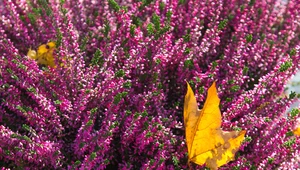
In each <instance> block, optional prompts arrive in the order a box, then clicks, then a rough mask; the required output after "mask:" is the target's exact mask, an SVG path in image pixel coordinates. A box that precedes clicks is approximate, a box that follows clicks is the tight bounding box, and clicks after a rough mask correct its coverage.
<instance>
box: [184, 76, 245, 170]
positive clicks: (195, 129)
mask: <svg viewBox="0 0 300 170" xmlns="http://www.w3.org/2000/svg"><path fill="white" fill-rule="evenodd" d="M219 104H220V99H219V97H218V93H217V89H216V83H215V82H214V83H213V84H212V85H211V87H210V88H209V89H208V94H207V98H206V101H205V103H204V106H203V108H202V110H199V109H198V106H197V101H196V98H195V95H194V92H193V90H192V89H191V87H190V85H189V84H188V83H187V93H186V95H185V100H184V125H185V135H186V144H187V149H188V164H189V163H190V162H194V163H196V164H198V165H204V164H205V166H206V167H208V168H211V169H218V167H220V166H222V165H225V164H227V163H228V162H229V161H231V160H233V159H234V155H235V153H236V152H237V151H238V149H239V148H240V145H241V143H242V141H243V140H244V136H245V134H246V131H245V130H243V131H240V132H239V131H223V130H222V129H221V124H222V117H221V112H220V109H219Z"/></svg>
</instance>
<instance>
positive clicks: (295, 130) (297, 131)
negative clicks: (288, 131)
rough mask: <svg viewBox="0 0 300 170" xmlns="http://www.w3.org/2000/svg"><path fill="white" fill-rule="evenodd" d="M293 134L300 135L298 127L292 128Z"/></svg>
mask: <svg viewBox="0 0 300 170" xmlns="http://www.w3.org/2000/svg"><path fill="white" fill-rule="evenodd" d="M293 133H294V135H297V136H300V127H297V128H296V129H294V130H293Z"/></svg>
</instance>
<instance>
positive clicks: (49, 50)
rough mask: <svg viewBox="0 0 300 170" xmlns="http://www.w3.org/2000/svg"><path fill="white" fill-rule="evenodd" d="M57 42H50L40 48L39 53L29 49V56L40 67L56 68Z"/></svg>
mask: <svg viewBox="0 0 300 170" xmlns="http://www.w3.org/2000/svg"><path fill="white" fill-rule="evenodd" d="M55 47H56V45H55V42H52V41H50V42H48V43H47V44H42V45H40V46H39V47H38V49H37V52H36V51H34V50H31V49H29V51H28V52H27V56H28V57H29V58H30V59H33V60H35V61H36V62H37V63H38V64H39V65H45V66H50V67H53V68H54V67H56V65H55V61H54V57H53V52H54V50H55Z"/></svg>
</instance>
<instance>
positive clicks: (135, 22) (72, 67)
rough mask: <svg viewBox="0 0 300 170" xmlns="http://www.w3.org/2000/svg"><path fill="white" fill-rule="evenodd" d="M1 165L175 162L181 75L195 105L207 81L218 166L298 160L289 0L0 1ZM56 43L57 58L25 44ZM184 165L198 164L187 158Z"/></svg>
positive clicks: (150, 165)
mask: <svg viewBox="0 0 300 170" xmlns="http://www.w3.org/2000/svg"><path fill="white" fill-rule="evenodd" d="M0 11H1V12H0V56H1V57H0V131H1V133H0V165H1V167H3V169H16V168H21V169H187V168H188V167H187V165H186V162H187V155H186V154H187V148H186V145H185V139H184V129H183V125H182V124H183V123H182V122H183V102H184V101H183V98H184V95H185V93H186V87H185V81H188V82H189V83H190V84H191V85H192V88H193V90H194V92H195V95H196V98H197V101H198V102H199V105H200V107H201V106H202V105H203V103H204V100H205V98H206V92H207V88H208V87H209V86H210V85H211V83H212V82H213V81H216V82H217V86H218V92H219V97H220V99H221V111H222V118H223V125H222V127H223V129H224V130H234V129H235V130H236V129H245V130H247V134H246V137H245V140H244V143H243V145H242V147H241V148H240V150H239V151H238V152H237V154H236V159H235V160H234V161H231V162H230V163H229V164H227V165H224V166H222V167H221V168H220V169H297V168H300V165H299V161H300V157H299V152H300V137H298V136H296V135H294V134H293V133H292V130H293V129H294V128H295V126H297V118H299V117H300V114H299V109H300V108H295V109H293V110H292V111H290V112H287V108H288V107H289V106H290V104H291V103H293V102H294V101H296V100H298V98H299V95H298V94H296V93H291V94H290V95H289V96H283V95H282V94H283V92H284V87H285V85H286V83H287V81H288V80H289V78H290V77H291V76H292V75H293V74H295V73H296V71H297V69H298V68H300V55H299V50H300V44H299V42H300V41H299V36H300V27H299V23H300V18H299V5H298V3H297V0H289V1H287V2H286V1H282V0H274V1H266V0H262V1H255V0H249V1H234V0H232V1H220V0H209V1H201V0H178V1H170V0H157V1H153V0H143V1H129V0H127V1H121V0H120V1H119V0H107V1H78V2H77V1H64V0H61V1H54V0H49V1H44V0H38V1H32V2H29V1H17V0H14V1H11V0H2V1H0ZM49 41H54V42H55V43H56V49H55V52H54V58H55V62H56V63H63V65H58V67H57V68H51V67H43V66H41V65H38V64H37V63H36V62H35V61H34V60H31V59H29V57H28V56H26V55H27V52H28V50H29V49H30V48H31V49H35V50H36V49H37V48H38V47H39V46H40V45H42V44H45V43H47V42H49ZM191 168H201V167H200V166H197V165H193V166H192V167H191Z"/></svg>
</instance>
